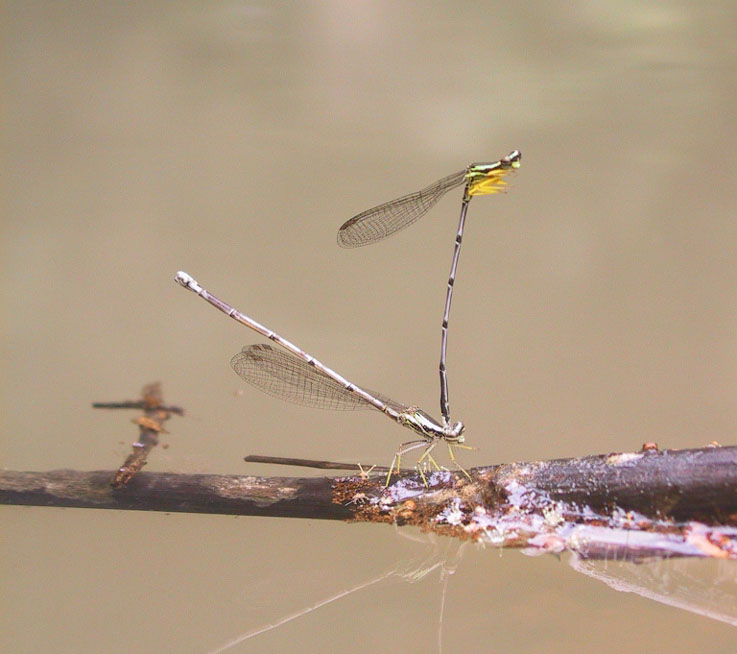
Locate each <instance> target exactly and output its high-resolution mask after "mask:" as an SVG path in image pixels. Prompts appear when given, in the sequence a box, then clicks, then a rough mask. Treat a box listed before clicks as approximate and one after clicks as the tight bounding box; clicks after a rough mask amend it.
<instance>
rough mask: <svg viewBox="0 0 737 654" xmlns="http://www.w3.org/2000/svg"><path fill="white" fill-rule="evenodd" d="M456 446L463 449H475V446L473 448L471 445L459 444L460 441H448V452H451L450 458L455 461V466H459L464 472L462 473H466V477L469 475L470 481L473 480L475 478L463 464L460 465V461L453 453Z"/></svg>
mask: <svg viewBox="0 0 737 654" xmlns="http://www.w3.org/2000/svg"><path fill="white" fill-rule="evenodd" d="M454 447H462V448H463V449H468V450H471V449H473V448H472V447H469V446H468V445H460V444H458V443H448V453H449V454H450V460H451V461H452V462H453V465H454V466H455V467H456V468H458V469H459V470H460V471H461V472H462V473H463V474H464V475H466V477H468V481H473V480H472V479H471V475H469V474H468V473H467V472H466V471H465V470H464V468H463V466H461V465H460V464H459V463H458V461H456V457H455V455H454V454H453V448H454Z"/></svg>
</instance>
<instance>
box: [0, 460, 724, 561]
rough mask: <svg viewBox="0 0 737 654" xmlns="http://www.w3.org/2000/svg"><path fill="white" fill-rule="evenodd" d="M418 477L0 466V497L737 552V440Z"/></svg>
mask: <svg viewBox="0 0 737 654" xmlns="http://www.w3.org/2000/svg"><path fill="white" fill-rule="evenodd" d="M469 472H470V474H471V477H472V481H468V480H467V479H466V478H465V477H464V476H463V475H459V474H453V473H450V472H447V471H443V472H436V473H434V474H431V475H426V477H427V481H428V484H429V487H425V485H424V484H423V481H422V479H421V478H419V477H416V476H415V475H405V476H402V477H401V478H398V479H397V478H393V483H392V484H391V485H390V486H389V487H387V488H384V476H383V475H378V476H372V477H370V478H365V477H343V478H340V477H338V478H325V477H318V478H286V477H271V478H265V477H255V476H223V475H180V474H172V473H143V472H142V473H140V474H138V475H136V476H135V477H134V478H133V479H132V480H131V482H130V483H129V484H128V485H127V486H126V487H125V488H122V489H117V490H116V489H112V488H110V486H109V483H108V480H109V473H108V472H79V471H71V470H59V471H53V472H46V473H41V472H13V471H5V472H2V473H0V503H3V504H31V505H42V506H74V507H87V508H106V509H136V510H148V511H181V512H188V513H211V514H216V513H220V514H238V515H260V516H281V517H301V518H322V519H332V520H355V521H364V522H383V523H392V524H398V525H415V526H419V527H421V528H422V529H425V530H432V531H435V532H438V533H440V534H444V535H448V536H455V537H458V538H463V539H471V540H476V541H481V542H484V543H487V544H491V545H495V546H499V547H526V548H533V549H537V550H539V551H553V552H560V551H563V550H572V551H576V552H577V553H578V554H579V555H581V556H587V557H597V556H611V555H612V554H613V555H615V556H618V557H620V558H630V559H637V560H639V559H642V558H645V557H649V556H659V557H662V556H702V557H706V556H710V557H721V558H736V559H737V447H707V448H702V449H694V450H664V451H658V450H654V449H646V450H643V451H640V452H630V453H623V454H610V455H599V456H589V457H584V458H578V459H562V460H553V461H540V462H534V463H515V464H506V465H499V466H490V467H484V468H475V469H472V470H470V471H469Z"/></svg>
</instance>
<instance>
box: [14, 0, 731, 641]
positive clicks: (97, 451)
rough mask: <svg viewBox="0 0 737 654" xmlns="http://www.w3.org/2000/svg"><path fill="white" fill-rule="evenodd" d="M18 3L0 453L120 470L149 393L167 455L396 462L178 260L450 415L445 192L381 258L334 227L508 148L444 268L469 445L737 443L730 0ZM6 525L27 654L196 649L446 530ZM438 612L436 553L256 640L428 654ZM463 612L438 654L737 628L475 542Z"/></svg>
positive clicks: (175, 518) (387, 427)
mask: <svg viewBox="0 0 737 654" xmlns="http://www.w3.org/2000/svg"><path fill="white" fill-rule="evenodd" d="M3 17H4V20H3V23H4V27H5V30H4V44H5V48H4V66H3V77H2V79H3V82H2V97H3V100H4V102H3V105H4V107H3V133H2V150H3V153H4V162H5V165H4V166H3V171H4V181H5V203H4V210H3V212H2V234H3V239H2V262H3V265H2V268H1V271H2V273H1V274H2V288H3V339H2V345H1V347H2V349H3V352H2V354H3V361H4V365H3V367H2V372H3V374H2V377H1V380H2V381H1V383H2V402H3V404H2V412H1V414H2V435H3V436H2V439H3V443H2V464H3V466H5V467H7V468H11V469H21V470H44V469H51V468H62V467H70V468H78V469H102V468H111V469H112V468H114V467H116V466H117V465H119V464H120V462H121V461H122V459H123V458H124V456H125V454H126V452H127V449H128V444H129V443H130V442H131V441H132V440H133V439H134V438H135V436H136V431H135V428H134V426H133V425H131V424H130V423H129V422H128V419H129V418H132V417H134V416H133V415H130V416H129V415H127V414H126V415H123V414H120V413H112V412H107V413H106V412H95V411H92V410H91V409H90V403H91V402H92V401H94V400H118V399H124V398H128V397H134V396H135V395H136V394H137V393H138V390H139V388H140V387H141V386H142V385H143V384H144V383H146V382H149V381H153V380H161V381H162V382H163V384H164V392H165V396H166V398H167V399H168V400H169V401H171V402H175V403H178V404H181V405H183V406H185V407H186V408H187V410H188V411H189V415H188V416H187V417H186V418H185V419H174V420H172V421H171V422H170V423H169V429H170V431H171V432H172V433H171V434H170V435H168V436H167V438H166V441H167V442H168V443H169V445H170V447H169V449H167V450H165V451H164V450H160V451H158V452H156V453H155V455H154V456H153V457H152V459H151V462H150V464H149V469H150V470H177V471H198V472H199V471H214V472H232V473H241V472H248V471H251V472H256V473H263V474H272V473H277V474H294V471H293V470H286V469H280V470H268V469H267V468H262V467H250V468H247V467H246V465H245V464H244V463H242V461H241V458H242V457H243V456H244V455H246V454H249V453H257V454H275V455H290V456H304V457H312V458H334V459H338V460H343V459H348V460H357V461H361V462H367V463H368V462H378V463H383V464H387V463H388V461H389V459H390V457H391V454H392V453H393V451H394V448H395V447H396V445H397V444H398V443H399V442H400V441H401V440H402V439H403V438H405V434H404V433H403V432H402V431H401V430H399V429H397V428H395V427H393V426H392V425H391V424H389V423H388V421H386V420H385V419H383V418H382V417H381V416H377V415H369V414H366V415H363V414H353V413H352V412H348V415H343V414H340V415H336V414H333V413H330V412H318V411H311V410H310V409H305V408H301V407H296V406H290V405H285V404H283V403H281V402H279V401H278V400H275V399H272V398H269V397H267V396H264V395H262V394H260V393H258V392H257V391H254V390H253V389H251V388H248V387H244V385H243V384H242V382H240V380H239V379H238V378H237V377H236V376H235V375H234V374H233V373H232V371H231V370H230V369H229V366H228V361H229V359H230V357H231V356H232V355H233V354H234V353H235V352H237V351H238V350H239V349H240V347H241V346H242V345H244V344H248V343H251V342H257V341H258V338H257V337H254V335H252V334H250V333H248V332H247V331H246V330H244V329H241V328H238V326H236V325H234V324H233V323H232V322H231V321H228V320H226V319H225V318H223V317H222V316H220V315H218V314H217V313H216V312H214V311H213V310H212V309H210V308H208V307H207V306H205V305H204V303H202V302H200V301H197V300H196V299H195V298H194V297H193V296H192V295H191V294H187V293H185V292H184V291H183V290H182V289H181V288H179V287H177V286H176V285H175V284H174V282H173V281H172V278H173V275H174V273H175V272H176V271H177V270H179V269H184V270H187V271H188V272H190V273H191V274H193V275H195V276H196V277H198V279H199V280H200V281H201V282H202V283H203V284H206V285H208V286H210V287H211V288H212V290H213V291H215V292H217V293H219V294H221V295H222V296H223V297H224V298H225V299H227V300H229V301H231V302H233V303H234V304H236V306H238V307H239V308H241V309H242V310H244V311H246V312H248V313H250V315H252V316H253V317H254V318H256V319H257V320H260V321H262V322H264V323H266V324H267V325H269V326H270V327H273V328H274V329H277V330H278V331H280V332H281V333H282V334H283V335H285V336H286V337H288V338H290V339H292V340H293V341H294V342H296V343H298V344H299V345H301V346H302V347H304V348H306V349H307V350H308V351H310V352H312V353H313V354H315V355H316V356H318V357H320V358H321V359H322V360H324V361H325V363H327V364H328V365H330V366H333V367H335V368H336V369H337V370H339V371H340V372H342V373H343V374H345V375H346V376H348V377H349V378H350V379H352V380H354V381H356V382H358V383H362V384H365V385H366V386H368V387H369V388H376V389H378V390H380V391H382V392H384V393H386V394H387V395H390V396H391V397H395V398H396V399H398V400H401V401H403V402H406V403H415V404H420V405H422V406H423V407H425V408H426V409H428V410H430V411H431V412H432V413H435V414H437V413H438V411H437V404H438V399H437V396H438V381H437V359H438V354H439V348H440V319H441V313H442V302H443V297H444V293H445V280H446V278H447V273H448V267H449V265H450V256H451V251H452V243H453V237H454V234H455V226H456V221H457V212H458V205H459V199H460V194H459V193H458V194H456V195H453V194H450V195H449V196H448V197H447V198H445V199H444V200H443V201H442V202H441V203H440V205H439V206H438V208H436V209H435V210H434V211H433V212H432V213H431V214H430V215H429V216H428V217H426V218H424V219H423V220H422V221H421V222H420V223H418V224H417V225H415V226H413V227H412V228H411V229H408V230H407V231H405V232H402V233H401V234H398V235H397V236H395V237H393V238H392V239H390V240H388V241H386V242H383V243H381V244H377V245H374V246H371V247H369V248H364V249H361V250H357V251H346V250H342V249H340V248H338V247H337V245H336V243H335V234H336V231H337V228H338V226H339V225H340V224H341V223H342V222H343V221H344V220H346V219H347V218H349V217H350V216H352V215H353V214H355V213H357V212H359V211H361V210H363V209H366V208H368V207H370V206H373V205H375V204H377V203H379V202H382V201H384V200H389V199H391V198H393V197H396V196H398V195H401V194H403V193H407V192H410V191H412V190H416V189H418V188H420V187H422V186H424V185H426V184H428V183H430V182H432V181H434V180H435V179H438V178H440V177H442V176H444V175H447V174H449V173H452V172H454V171H456V170H458V169H460V168H463V167H464V166H465V165H466V164H468V163H470V162H471V161H478V160H489V159H496V158H498V157H500V156H501V155H504V154H506V153H507V152H508V151H509V150H511V149H513V148H519V149H520V150H521V151H522V152H523V165H522V169H521V170H520V172H519V173H518V174H517V175H516V177H515V179H514V182H513V188H512V189H511V190H510V192H509V193H508V194H507V195H504V196H494V197H489V198H479V199H477V200H475V201H474V202H473V203H472V205H471V209H470V212H469V219H468V225H467V233H466V238H465V241H464V251H463V254H462V258H461V263H460V269H459V273H458V279H457V283H456V295H455V297H454V306H453V315H452V319H451V331H450V337H449V338H450V343H449V377H450V399H451V409H452V411H453V415H454V417H455V418H456V419H462V420H463V421H464V422H465V423H466V424H467V434H468V441H469V442H470V443H471V444H472V445H474V446H476V447H478V450H477V451H475V452H470V453H467V454H466V453H463V454H462V457H463V463H464V465H465V466H472V465H475V464H484V463H494V462H500V461H512V460H523V459H529V460H532V459H540V458H547V457H563V456H575V455H579V454H587V453H598V452H608V451H621V450H630V449H634V448H637V447H639V446H640V444H641V443H642V442H644V441H657V442H658V443H659V444H660V445H661V447H696V446H700V445H703V444H705V443H707V442H709V441H711V440H717V441H721V442H725V443H727V442H731V441H732V440H733V434H734V433H735V432H736V431H737V300H736V299H735V298H736V297H737V294H736V293H735V289H737V264H735V262H736V261H737V256H735V255H736V254H737V221H736V220H735V217H736V215H737V193H736V192H735V191H736V190H737V167H736V166H735V154H734V153H735V150H736V148H735V146H736V145H737V128H736V127H735V120H734V117H735V115H737V113H736V111H737V101H736V98H737V50H735V47H734V33H735V25H736V24H737V10H736V9H735V5H734V3H729V2H727V3H711V4H709V5H707V6H703V5H696V4H694V5H688V4H683V3H677V2H667V3H660V4H658V5H657V6H654V5H650V4H648V3H635V2H628V3H627V2H626V3H622V2H611V3H597V4H587V3H582V4H577V5H572V6H568V7H566V8H561V7H558V6H554V5H549V4H547V3H533V4H527V5H525V6H524V7H519V6H517V5H516V4H508V3H507V4H502V3H498V4H488V5H487V4H483V3H481V4H479V3H445V4H442V3H394V2H354V1H350V2H320V3H299V4H290V3H271V2H248V3H245V2H242V3H239V2H212V3H206V4H204V5H203V4H202V3H176V4H175V5H172V4H170V3H146V4H143V5H136V6H135V7H131V6H130V4H129V3H111V2H105V3H85V2H81V3H74V4H71V5H70V4H54V3H30V2H4V3H3ZM240 391H243V392H242V393H240ZM3 526H4V529H3V531H4V541H5V542H4V547H5V553H4V554H3V557H2V558H3V563H4V567H5V570H4V573H3V578H4V580H5V584H4V592H3V595H4V600H5V604H6V606H5V607H4V609H3V612H2V615H3V626H2V629H1V631H2V633H3V639H5V645H4V646H3V648H4V649H5V650H6V651H14V652H21V651H22V652H40V651H59V652H96V651H116V652H125V651H131V652H133V651H136V652H141V651H162V650H167V651H180V652H190V651H191V652H201V651H207V650H208V649H211V648H215V647H217V646H218V645H220V644H222V643H223V642H225V641H227V640H229V639H230V638H233V637H234V636H236V635H237V634H239V633H241V632H243V631H247V630H249V629H252V628H254V627H256V626H258V625H260V624H262V623H264V622H269V621H274V620H275V619H277V618H278V617H279V616H280V615H286V614H288V613H290V612H292V611H295V610H297V609H299V608H301V607H303V606H307V605H310V604H313V603H315V602H317V601H319V600H321V599H322V598H324V597H327V596H329V595H331V594H334V593H336V592H338V591H340V590H341V589H342V588H348V587H350V586H352V585H354V584H356V583H358V582H360V581H362V580H365V579H369V578H371V577H372V576H374V575H376V574H379V573H381V572H382V571H384V570H387V569H389V568H390V567H391V566H393V565H396V564H397V561H398V560H404V559H406V558H412V557H415V556H420V557H421V556H422V552H423V551H424V550H423V549H422V548H423V547H424V546H421V545H417V546H416V547H417V548H419V549H418V550H416V551H414V550H413V552H414V553H408V545H407V544H406V543H405V542H404V541H403V539H401V538H400V537H399V536H398V535H397V533H396V531H395V530H393V529H390V528H381V527H376V526H365V525H364V526H357V525H342V524H333V523H326V524H323V523H316V522H303V521H285V520H258V519H245V518H242V519H228V518H223V517H217V516H215V517H208V516H187V515H146V514H137V513H130V514H126V513H115V514H108V513H103V512H99V513H98V512H92V511H73V510H64V511H62V510H50V509H36V508H34V509H19V508H13V507H10V508H5V509H3ZM409 549H411V547H409ZM440 597H441V585H440V584H439V583H437V577H433V576H432V575H428V577H427V578H426V579H424V580H423V581H420V582H418V583H416V584H391V585H377V586H374V587H371V588H367V589H366V590H365V591H362V592H359V593H355V594H353V595H351V596H350V597H348V598H344V599H342V600H341V601H338V602H335V603H333V604H330V605H328V606H326V607H324V608H322V609H320V610H319V611H315V612H313V613H310V614H309V615H306V616H304V617H303V618H300V619H299V620H295V621H294V622H292V623H290V624H289V625H285V626H284V627H282V628H279V629H276V630H273V631H271V632H269V633H268V634H265V635H262V636H259V637H258V638H254V639H252V640H250V641H248V642H247V643H244V644H242V645H240V646H239V648H236V649H234V650H233V651H237V652H251V651H253V652H262V651H279V650H282V651H283V650H285V649H287V648H289V649H294V645H295V643H298V647H299V649H300V650H301V651H303V652H313V651H314V652H318V651H325V649H326V648H330V649H332V650H334V651H355V652H362V651H375V650H376V649H381V650H384V651H419V650H420V649H422V650H423V651H433V648H435V647H436V634H437V622H438V609H439V605H440ZM582 627H583V628H582ZM443 634H444V637H443V638H444V645H445V651H461V650H470V651H515V652H527V651H533V650H534V651H540V650H545V651H550V652H567V653H569V652H589V651H592V649H596V650H597V651H599V652H621V651H652V650H654V649H655V648H657V649H660V650H663V651H669V652H687V651H688V652H691V651H699V650H701V649H703V647H704V643H709V646H710V650H711V651H713V652H731V651H733V644H734V639H735V631H734V629H733V628H732V627H729V626H726V625H722V624H719V623H716V622H713V621H710V620H707V619H705V618H703V617H699V616H697V615H692V614H689V613H685V612H682V611H679V610H677V609H674V608H670V607H667V606H662V605H659V604H656V603H654V602H649V601H647V600H645V599H642V598H638V597H635V596H632V595H627V594H621V593H615V592H614V591H612V590H610V589H609V588H607V587H606V586H605V585H604V584H597V583H596V582H595V581H593V580H591V579H589V578H586V577H584V576H583V575H578V574H576V573H575V572H574V571H573V570H571V569H569V568H568V567H567V566H564V565H560V564H559V563H558V562H557V561H556V560H555V559H553V558H543V559H528V558H525V557H522V556H519V555H517V554H515V553H509V554H505V556H504V557H503V558H499V557H498V555H497V553H495V552H492V551H488V550H487V551H479V550H473V549H467V551H466V553H465V554H464V557H463V559H462V560H461V562H460V566H459V568H458V571H457V573H456V574H455V575H454V576H453V577H452V578H451V579H450V584H449V587H448V593H447V596H446V607H445V617H444V624H443ZM625 634H626V635H625Z"/></svg>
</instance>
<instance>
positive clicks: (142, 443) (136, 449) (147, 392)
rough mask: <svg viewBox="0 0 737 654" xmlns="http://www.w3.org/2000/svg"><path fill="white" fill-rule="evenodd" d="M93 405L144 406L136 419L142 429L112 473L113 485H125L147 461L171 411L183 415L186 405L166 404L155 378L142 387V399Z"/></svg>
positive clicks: (116, 486) (95, 407) (118, 407)
mask: <svg viewBox="0 0 737 654" xmlns="http://www.w3.org/2000/svg"><path fill="white" fill-rule="evenodd" d="M92 408H93V409H141V410H143V412H144V415H143V416H142V417H140V418H136V419H135V420H133V422H135V423H136V424H137V425H138V427H139V429H140V434H139V437H138V440H137V441H136V442H135V443H133V452H132V453H131V454H129V455H128V457H127V458H126V460H125V462H124V463H123V465H122V466H120V468H118V470H117V471H116V472H115V474H114V475H113V478H112V480H111V481H110V485H111V486H112V487H113V488H121V487H123V486H125V485H126V484H127V483H128V482H129V481H130V480H131V478H132V477H133V475H135V474H136V473H138V472H139V471H140V470H141V469H142V468H143V466H145V465H146V463H147V460H148V455H149V452H150V451H151V450H152V449H153V448H154V447H156V445H158V444H159V434H160V433H162V432H163V433H166V430H165V429H164V422H166V421H167V420H168V419H169V418H170V417H171V414H172V413H176V414H178V415H180V416H183V415H184V409H182V408H181V407H178V406H166V405H165V404H164V399H163V395H162V391H161V384H160V383H159V382H154V383H153V384H147V385H146V386H144V387H143V388H142V389H141V399H140V400H126V401H124V402H95V403H93V404H92Z"/></svg>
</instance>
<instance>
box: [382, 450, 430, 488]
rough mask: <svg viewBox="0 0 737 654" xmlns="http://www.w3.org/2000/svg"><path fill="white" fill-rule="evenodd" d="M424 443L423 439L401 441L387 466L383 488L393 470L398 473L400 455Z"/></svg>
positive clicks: (386, 484) (389, 479)
mask: <svg viewBox="0 0 737 654" xmlns="http://www.w3.org/2000/svg"><path fill="white" fill-rule="evenodd" d="M426 443H427V441H426V440H425V439H422V440H417V441H407V442H406V443H402V444H401V445H400V446H399V449H398V450H397V453H396V454H395V455H394V458H393V459H392V464H391V465H390V466H389V473H388V474H387V476H386V483H385V484H384V488H386V487H387V486H388V485H389V482H390V481H391V478H392V472H393V471H396V473H397V474H399V471H400V468H401V464H402V455H403V454H406V453H407V452H411V451H412V450H416V449H417V448H418V447H422V446H423V445H425V444H426ZM420 460H422V459H420Z"/></svg>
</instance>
